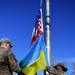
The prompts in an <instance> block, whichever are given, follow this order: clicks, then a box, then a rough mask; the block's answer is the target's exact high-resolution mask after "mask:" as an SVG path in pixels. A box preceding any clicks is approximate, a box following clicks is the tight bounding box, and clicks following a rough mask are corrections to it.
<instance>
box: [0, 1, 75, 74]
mask: <svg viewBox="0 0 75 75" xmlns="http://www.w3.org/2000/svg"><path fill="white" fill-rule="evenodd" d="M43 4H44V0H43ZM43 6H44V5H43ZM39 7H40V0H31V1H30V0H0V38H3V37H7V38H9V39H10V40H11V42H12V44H13V46H14V47H13V48H12V49H11V51H12V52H13V53H14V54H15V56H16V58H17V60H20V59H21V58H22V57H23V56H24V55H25V54H26V52H27V51H28V50H29V47H30V46H29V44H30V40H31V35H32V30H33V27H34V24H35V20H36V16H37V14H38V10H39ZM43 13H44V7H43ZM43 16H44V14H43ZM50 25H51V56H52V57H53V58H55V59H57V60H60V61H64V60H65V61H66V64H67V65H66V66H67V67H68V68H69V70H68V71H70V70H71V69H70V68H71V62H72V61H75V54H74V53H75V0H50ZM70 72H71V71H70ZM70 72H69V75H70Z"/></svg>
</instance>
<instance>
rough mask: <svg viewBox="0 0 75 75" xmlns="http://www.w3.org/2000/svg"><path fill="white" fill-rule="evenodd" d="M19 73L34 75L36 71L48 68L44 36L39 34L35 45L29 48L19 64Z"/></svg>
mask: <svg viewBox="0 0 75 75" xmlns="http://www.w3.org/2000/svg"><path fill="white" fill-rule="evenodd" d="M19 65H20V67H21V71H22V72H23V73H24V74H26V75H35V73H36V72H37V71H38V70H41V69H45V67H46V66H48V59H47V52H46V47H45V43H44V36H43V34H41V35H40V36H39V38H38V39H37V40H36V41H35V43H34V44H33V45H32V46H31V47H30V49H29V51H28V53H27V54H26V56H25V57H24V59H23V60H21V61H20V63H19Z"/></svg>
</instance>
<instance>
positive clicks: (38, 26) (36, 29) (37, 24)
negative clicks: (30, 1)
mask: <svg viewBox="0 0 75 75" xmlns="http://www.w3.org/2000/svg"><path fill="white" fill-rule="evenodd" d="M41 33H43V22H42V9H41V8H40V9H39V12H38V15H37V18H36V22H35V26H34V28H33V32H32V38H31V42H30V46H31V45H32V44H33V43H34V42H35V41H36V39H37V38H38V37H39V36H40V34H41Z"/></svg>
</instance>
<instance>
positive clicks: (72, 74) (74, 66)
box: [71, 62, 75, 75]
mask: <svg viewBox="0 0 75 75" xmlns="http://www.w3.org/2000/svg"><path fill="white" fill-rule="evenodd" d="M72 69H73V72H72V73H71V75H75V62H72Z"/></svg>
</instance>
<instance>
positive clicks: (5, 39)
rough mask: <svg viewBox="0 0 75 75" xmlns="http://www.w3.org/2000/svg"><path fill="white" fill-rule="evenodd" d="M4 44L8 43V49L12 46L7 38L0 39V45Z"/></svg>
mask: <svg viewBox="0 0 75 75" xmlns="http://www.w3.org/2000/svg"><path fill="white" fill-rule="evenodd" d="M4 42H6V43H9V44H10V47H13V46H12V44H11V41H10V40H9V39H8V38H2V39H1V40H0V44H1V43H4Z"/></svg>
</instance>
